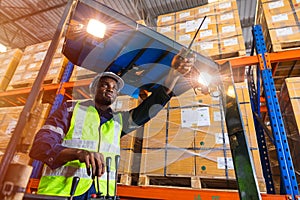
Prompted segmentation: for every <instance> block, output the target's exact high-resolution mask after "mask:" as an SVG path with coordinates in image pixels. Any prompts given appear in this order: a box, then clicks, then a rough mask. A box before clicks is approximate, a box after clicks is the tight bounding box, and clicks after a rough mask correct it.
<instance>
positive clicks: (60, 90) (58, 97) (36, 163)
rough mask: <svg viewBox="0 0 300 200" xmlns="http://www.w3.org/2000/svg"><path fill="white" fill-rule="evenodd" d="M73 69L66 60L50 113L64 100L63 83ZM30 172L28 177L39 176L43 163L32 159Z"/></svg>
mask: <svg viewBox="0 0 300 200" xmlns="http://www.w3.org/2000/svg"><path fill="white" fill-rule="evenodd" d="M73 69H74V64H73V63H71V62H70V61H69V62H68V64H67V66H66V68H65V70H64V74H63V76H62V79H61V81H60V85H59V88H58V89H57V92H56V96H55V100H54V102H53V105H52V108H51V111H50V115H51V114H52V113H53V112H54V111H56V110H57V109H58V108H59V106H60V105H61V104H62V102H63V100H64V88H63V83H66V82H68V81H69V80H70V77H71V75H72V72H73ZM32 167H33V169H32V173H31V176H30V178H39V175H40V172H41V171H42V169H43V163H42V162H41V161H38V160H34V161H33V163H32Z"/></svg>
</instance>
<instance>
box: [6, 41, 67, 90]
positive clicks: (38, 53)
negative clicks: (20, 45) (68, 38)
mask: <svg viewBox="0 0 300 200" xmlns="http://www.w3.org/2000/svg"><path fill="white" fill-rule="evenodd" d="M63 41H64V40H63V39H61V41H60V43H59V45H58V48H57V50H56V53H55V55H54V57H53V60H52V62H51V64H50V68H49V70H48V72H47V75H46V77H45V81H44V83H58V82H59V81H60V79H61V76H62V74H63V71H64V67H65V65H66V64H67V62H68V60H67V59H66V58H65V57H64V56H63V54H62V53H61V49H62V46H63ZM49 45H50V41H47V42H43V43H40V44H35V45H31V46H28V47H26V48H25V51H24V53H23V56H22V58H21V60H20V62H19V65H18V67H17V68H16V71H15V74H14V76H13V77H12V80H11V82H10V84H9V86H10V87H11V88H17V87H27V86H31V85H32V84H33V82H34V81H35V79H36V77H37V74H38V72H39V70H40V68H41V65H42V63H43V60H44V58H45V56H46V53H47V50H48V48H49Z"/></svg>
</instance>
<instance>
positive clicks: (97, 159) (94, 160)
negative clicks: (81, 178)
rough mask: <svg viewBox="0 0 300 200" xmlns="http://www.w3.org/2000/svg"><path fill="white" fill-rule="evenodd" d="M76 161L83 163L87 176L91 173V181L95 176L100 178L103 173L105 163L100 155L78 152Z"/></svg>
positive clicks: (83, 151) (84, 151)
mask: <svg viewBox="0 0 300 200" xmlns="http://www.w3.org/2000/svg"><path fill="white" fill-rule="evenodd" d="M78 160H79V161H80V162H84V163H85V165H86V171H87V173H88V175H89V176H90V175H91V172H92V178H93V179H94V177H95V176H98V177H100V176H102V175H103V174H104V172H105V162H104V156H103V154H102V153H98V152H90V151H86V150H78ZM91 168H92V170H91Z"/></svg>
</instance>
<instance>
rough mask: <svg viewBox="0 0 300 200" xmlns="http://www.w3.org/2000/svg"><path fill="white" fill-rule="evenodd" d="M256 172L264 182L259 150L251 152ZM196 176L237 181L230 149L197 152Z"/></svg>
mask: <svg viewBox="0 0 300 200" xmlns="http://www.w3.org/2000/svg"><path fill="white" fill-rule="evenodd" d="M250 156H251V157H252V160H253V163H254V166H253V167H254V170H255V174H256V176H257V178H258V179H259V180H264V178H263V175H262V169H261V163H260V157H259V152H258V150H255V149H254V150H251V155H250ZM196 175H197V176H201V177H207V178H224V179H226V178H232V179H235V172H234V165H233V160H232V156H231V152H230V149H227V148H224V149H219V148H218V149H209V150H197V151H196Z"/></svg>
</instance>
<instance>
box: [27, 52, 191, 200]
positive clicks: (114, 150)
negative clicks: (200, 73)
mask: <svg viewBox="0 0 300 200" xmlns="http://www.w3.org/2000/svg"><path fill="white" fill-rule="evenodd" d="M193 61H194V59H193V58H189V59H187V58H184V59H183V58H182V57H181V56H180V54H177V55H175V56H174V58H173V60H172V63H171V68H170V70H169V72H168V74H167V77H166V79H165V82H164V85H163V86H162V85H161V86H159V87H158V88H156V89H155V91H153V92H152V94H151V95H150V96H149V97H147V98H146V99H145V100H144V101H143V102H142V103H141V104H140V105H139V106H138V107H136V108H134V109H132V110H130V111H122V112H113V111H112V109H111V108H110V106H111V104H112V103H113V102H114V101H115V99H116V97H117V94H118V92H119V91H120V90H121V89H122V88H123V86H124V82H123V80H122V79H121V78H120V77H119V76H117V75H116V74H114V73H112V72H103V73H101V74H99V75H97V76H96V77H95V78H94V80H93V81H92V83H91V84H90V91H91V93H92V96H93V100H86V101H79V102H66V103H64V104H63V105H62V106H61V107H60V109H58V110H57V111H56V112H54V113H53V114H52V115H51V116H50V117H49V118H48V119H47V121H46V122H45V125H44V126H43V127H42V128H41V130H40V131H39V132H38V133H37V135H36V137H35V140H34V143H33V146H32V149H31V152H30V156H31V157H32V158H33V159H37V160H40V161H42V162H44V163H46V164H47V166H45V167H44V170H43V174H42V177H41V180H40V184H39V188H38V194H45V195H53V196H69V194H70V188H71V183H72V178H73V177H74V176H78V177H80V181H79V184H78V186H77V189H76V192H75V195H74V196H75V197H74V198H73V199H88V198H90V197H91V194H95V193H96V187H95V185H97V184H96V183H95V182H96V181H94V178H95V177H96V178H97V177H98V178H99V179H98V182H99V184H100V192H102V193H104V195H105V194H106V191H107V188H106V181H107V180H106V174H104V173H106V172H105V158H106V157H107V156H110V157H111V158H115V155H118V154H119V153H120V138H121V137H122V136H124V135H126V134H127V133H129V132H131V131H133V130H135V129H137V128H138V127H140V126H141V125H143V124H145V123H146V122H147V121H149V120H150V118H152V117H154V116H155V115H156V114H157V113H158V112H159V111H160V110H161V109H162V108H163V107H164V105H165V104H166V103H167V102H168V101H169V100H170V98H171V97H172V89H173V88H174V86H175V84H176V82H177V81H178V79H179V78H180V77H181V76H184V75H186V74H188V73H189V72H190V70H191V68H192V67H193ZM99 125H100V126H99ZM112 161H114V159H112ZM113 166H114V164H112V165H111V167H112V169H111V173H110V180H109V193H110V195H111V196H113V195H114V190H115V188H114V187H115V177H114V176H115V175H114V174H115V169H114V168H113ZM103 174H104V175H103Z"/></svg>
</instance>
